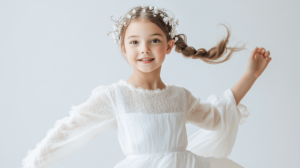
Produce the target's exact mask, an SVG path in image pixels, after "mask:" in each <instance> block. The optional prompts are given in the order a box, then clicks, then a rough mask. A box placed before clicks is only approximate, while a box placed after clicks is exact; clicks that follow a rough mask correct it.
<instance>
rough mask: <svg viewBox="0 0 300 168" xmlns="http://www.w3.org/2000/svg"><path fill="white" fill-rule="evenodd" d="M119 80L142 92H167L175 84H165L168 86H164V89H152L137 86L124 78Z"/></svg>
mask: <svg viewBox="0 0 300 168" xmlns="http://www.w3.org/2000/svg"><path fill="white" fill-rule="evenodd" d="M119 82H120V83H122V84H125V85H128V86H129V87H130V88H131V89H135V90H138V91H140V92H147V93H166V92H167V90H168V89H169V88H170V87H172V86H174V85H172V84H165V85H166V87H165V88H163V89H160V88H157V89H153V90H151V89H144V88H142V87H137V86H135V85H134V84H132V83H130V82H128V81H127V80H124V79H120V80H119Z"/></svg>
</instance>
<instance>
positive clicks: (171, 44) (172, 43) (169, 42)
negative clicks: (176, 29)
mask: <svg viewBox="0 0 300 168" xmlns="http://www.w3.org/2000/svg"><path fill="white" fill-rule="evenodd" d="M174 44H175V40H174V39H171V40H169V41H168V44H167V52H166V54H170V52H171V51H172V48H173V46H174Z"/></svg>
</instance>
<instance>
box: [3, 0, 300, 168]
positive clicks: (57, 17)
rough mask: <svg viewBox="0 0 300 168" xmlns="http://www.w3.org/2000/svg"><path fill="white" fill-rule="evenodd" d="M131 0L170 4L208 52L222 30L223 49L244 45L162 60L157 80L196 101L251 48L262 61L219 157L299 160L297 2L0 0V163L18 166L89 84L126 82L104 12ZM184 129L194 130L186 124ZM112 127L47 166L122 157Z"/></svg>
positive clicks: (224, 80)
mask: <svg viewBox="0 0 300 168" xmlns="http://www.w3.org/2000/svg"><path fill="white" fill-rule="evenodd" d="M136 5H153V6H157V7H164V8H166V9H169V10H171V11H172V12H173V13H174V14H175V17H176V18H178V19H179V27H178V29H177V30H178V33H185V34H186V35H187V39H188V40H187V41H188V45H191V46H193V47H195V48H206V49H210V48H211V47H213V46H215V45H216V44H217V42H219V40H221V39H222V38H224V37H225V36H226V29H225V27H223V26H217V25H218V24H219V23H225V24H226V25H229V26H230V28H231V32H232V36H231V38H230V42H229V46H235V45H237V44H241V43H238V42H243V43H247V45H246V47H247V48H248V50H244V51H240V52H237V53H235V54H234V55H233V56H232V58H231V59H230V60H229V61H227V62H225V63H222V64H218V65H210V64H206V63H204V62H203V61H201V60H193V59H185V58H184V57H183V56H181V55H180V54H178V53H176V52H175V51H174V50H173V51H172V53H171V54H170V55H167V57H166V59H165V62H164V64H163V67H162V73H161V76H162V80H163V82H165V83H172V84H175V85H178V86H183V87H185V88H187V89H189V90H190V91H191V92H192V93H193V94H194V95H195V96H198V97H200V98H202V99H206V98H207V97H208V96H209V95H211V94H216V95H221V94H222V93H223V92H224V91H225V90H226V89H227V88H231V87H232V86H234V85H235V84H236V83H237V81H238V80H239V79H240V78H241V77H242V75H243V73H244V72H245V70H246V65H247V60H248V57H249V56H250V53H251V51H252V50H253V49H254V47H256V46H257V47H265V48H266V49H267V50H269V51H270V52H271V57H272V61H271V62H270V64H269V66H268V67H267V69H266V70H265V72H264V73H263V74H262V75H261V76H260V78H259V79H258V80H257V81H256V83H254V85H253V86H252V88H251V89H250V91H249V92H248V93H247V95H246V96H245V97H244V99H243V100H242V101H241V103H242V104H244V105H246V106H247V107H248V110H249V112H250V113H251V114H250V116H249V118H248V120H247V121H246V123H244V124H243V125H241V126H240V128H239V132H238V136H237V139H236V143H235V146H234V148H233V151H232V154H231V155H230V157H229V158H231V159H232V160H234V161H235V162H237V163H239V164H240V165H242V166H244V167H246V168H253V167H255V168H266V167H268V168H269V167H272V168H283V167H289V168H296V167H299V165H300V160H299V156H300V152H299V151H300V145H299V142H300V136H299V133H300V132H299V128H300V122H299V118H300V110H299V109H298V106H299V101H300V99H299V93H300V89H299V86H300V75H299V72H300V71H299V70H300V68H299V62H300V57H299V54H298V49H299V45H300V42H299V41H300V40H299V39H300V33H299V30H300V23H299V20H300V18H299V16H300V11H299V7H300V1H298V0H284V1H283V0H282V1H278V0H252V1H245V0H244V1H241V0H226V1H224V0H209V1H207V0H201V1H195V0H185V1H174V0H165V1H161V0H151V1H145V0H143V1H141V0H126V1H124V0H110V1H95V0H89V1H83V0H76V1H74V0H60V1H58V0H51V1H50V0H48V1H39V0H28V1H21V0H9V1H8V0H1V1H0V80H1V81H0V84H1V87H0V92H1V94H0V102H1V106H0V113H1V116H0V131H1V138H0V167H1V168H8V167H21V161H22V158H24V157H25V156H26V154H27V151H28V149H33V148H34V147H35V145H36V144H37V142H40V141H41V140H42V139H43V138H44V137H45V135H46V132H47V131H48V130H49V129H50V128H52V127H53V125H54V123H55V121H56V120H58V119H61V118H63V117H66V116H68V115H69V114H68V112H69V110H70V108H71V106H72V105H78V104H81V103H83V102H84V101H85V100H87V98H88V97H89V96H90V94H91V91H92V90H93V89H94V88H95V87H97V86H99V85H110V84H112V83H115V82H117V81H118V80H119V79H121V78H122V79H128V78H129V77H130V75H131V74H132V72H133V70H132V68H131V69H129V66H128V64H127V63H126V61H125V60H124V59H123V58H122V56H121V55H120V50H119V49H118V48H117V46H116V45H115V44H114V43H113V38H111V36H110V37H108V36H106V34H107V32H108V31H111V30H112V29H113V26H112V25H113V22H112V21H111V20H110V19H109V17H110V16H111V15H114V16H115V18H118V17H119V16H121V15H123V14H124V13H125V12H127V11H128V10H129V8H131V7H134V6H136ZM187 129H188V135H191V134H192V133H193V132H195V131H196V129H197V127H195V126H193V125H188V126H187ZM124 158H125V156H124V155H123V153H122V151H121V148H120V145H119V143H118V141H117V136H116V132H114V131H113V130H112V131H106V132H103V133H102V134H100V135H99V136H98V137H97V138H96V139H95V140H93V141H92V142H90V143H89V144H87V145H86V146H84V147H83V148H81V149H80V150H78V151H77V152H76V153H73V154H72V155H70V156H68V157H67V158H65V159H64V160H62V161H60V162H58V163H56V164H55V165H53V168H66V167H72V168H86V167H88V168H99V167H105V168H106V167H107V168H109V167H114V165H115V164H116V163H117V162H119V161H120V160H122V159H124Z"/></svg>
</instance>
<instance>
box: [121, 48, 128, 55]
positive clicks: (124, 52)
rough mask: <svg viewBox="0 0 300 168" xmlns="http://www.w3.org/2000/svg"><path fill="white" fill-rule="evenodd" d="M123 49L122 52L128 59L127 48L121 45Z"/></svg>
mask: <svg viewBox="0 0 300 168" xmlns="http://www.w3.org/2000/svg"><path fill="white" fill-rule="evenodd" d="M121 49H122V52H123V54H124V55H125V57H127V53H126V50H125V46H124V45H121Z"/></svg>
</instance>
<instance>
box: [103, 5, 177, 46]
mask: <svg viewBox="0 0 300 168" xmlns="http://www.w3.org/2000/svg"><path fill="white" fill-rule="evenodd" d="M142 9H143V10H142V12H146V7H144V6H142ZM148 11H150V12H153V16H154V17H156V16H157V15H158V14H159V13H160V14H159V15H160V16H161V17H162V18H163V21H164V22H165V23H166V25H168V24H169V25H170V26H172V29H171V31H170V32H169V35H170V36H171V38H174V37H175V36H176V34H177V31H176V27H177V26H178V22H179V21H178V19H177V20H176V21H175V16H174V14H173V13H172V12H171V11H169V10H166V9H164V8H162V9H160V11H163V12H165V13H167V12H169V13H170V14H172V16H170V15H169V16H168V17H167V16H165V15H164V14H163V13H162V12H160V11H159V10H158V8H157V7H153V6H149V9H148ZM131 13H132V14H131V15H130V14H127V16H126V17H127V18H128V19H131V17H132V16H133V15H135V14H136V10H135V9H133V10H132V12H131ZM112 17H113V16H111V17H110V19H111V20H112V21H114V22H115V24H114V25H113V27H114V31H109V32H108V33H107V36H108V35H109V34H110V33H113V34H112V37H113V38H114V39H115V44H117V45H118V46H119V45H120V44H121V34H120V33H121V29H122V27H123V26H127V23H126V21H124V20H125V18H122V17H121V16H120V18H119V19H118V20H114V19H113V18H112ZM174 40H175V42H176V41H177V40H178V37H175V39H174Z"/></svg>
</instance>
